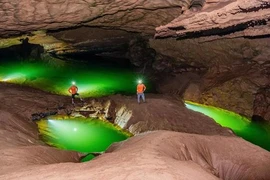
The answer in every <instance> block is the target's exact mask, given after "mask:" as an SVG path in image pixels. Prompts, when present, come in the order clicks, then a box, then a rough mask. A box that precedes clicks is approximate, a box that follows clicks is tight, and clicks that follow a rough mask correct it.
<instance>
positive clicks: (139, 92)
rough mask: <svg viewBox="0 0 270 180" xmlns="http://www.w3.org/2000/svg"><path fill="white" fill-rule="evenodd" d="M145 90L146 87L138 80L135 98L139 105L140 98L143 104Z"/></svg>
mask: <svg viewBox="0 0 270 180" xmlns="http://www.w3.org/2000/svg"><path fill="white" fill-rule="evenodd" d="M145 90H146V86H145V85H144V84H143V83H142V80H139V81H138V85H137V98H138V103H139V104H140V99H141V98H142V100H143V102H145V96H144V91H145Z"/></svg>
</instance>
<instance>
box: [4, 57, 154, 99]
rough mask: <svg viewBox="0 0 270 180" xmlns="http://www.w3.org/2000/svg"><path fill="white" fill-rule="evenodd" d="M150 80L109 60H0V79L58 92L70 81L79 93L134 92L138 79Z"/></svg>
mask: <svg viewBox="0 0 270 180" xmlns="http://www.w3.org/2000/svg"><path fill="white" fill-rule="evenodd" d="M138 79H142V80H143V81H144V83H145V84H146V85H147V86H148V87H149V88H148V91H150V89H151V86H150V85H149V81H148V80H147V78H146V77H144V76H143V75H142V74H138V73H136V72H135V71H133V70H132V69H131V68H125V67H118V66H113V65H112V64H109V65H106V64H105V65H104V64H91V63H66V64H64V65H62V66H54V65H49V64H48V63H47V64H46V63H43V62H27V61H24V62H20V61H12V60H8V59H6V60H4V61H2V62H0V81H2V82H9V83H15V84H21V85H25V86H30V87H34V88H38V89H41V90H43V91H47V92H51V93H54V94H59V95H69V93H68V91H67V90H68V88H69V87H70V86H71V83H72V82H73V81H75V82H76V85H77V86H78V88H79V93H80V95H81V96H82V97H102V96H106V95H111V94H126V95H130V94H135V93H136V84H137V80H138Z"/></svg>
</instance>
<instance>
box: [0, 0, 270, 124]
mask: <svg viewBox="0 0 270 180" xmlns="http://www.w3.org/2000/svg"><path fill="white" fill-rule="evenodd" d="M0 7H1V8H0V17H1V18H0V22H1V23H0V37H2V38H5V37H11V36H15V37H13V38H9V39H0V47H5V48H9V47H10V46H12V45H18V44H21V41H19V40H20V38H19V37H18V36H19V35H23V36H22V37H23V38H29V42H30V43H32V44H40V45H42V46H43V47H44V51H45V54H43V55H38V56H41V57H44V58H43V59H53V58H51V57H50V55H51V54H53V55H56V56H58V57H60V56H61V58H63V57H62V56H64V58H66V56H65V55H70V54H73V53H78V52H87V53H90V55H94V57H97V56H99V57H100V56H101V57H106V58H107V59H110V60H111V59H112V58H118V60H119V62H120V63H126V62H127V61H128V62H130V63H131V64H132V65H134V66H136V67H138V68H140V69H141V70H140V72H141V73H149V72H151V73H152V74H154V79H155V80H156V81H157V82H158V84H157V90H158V91H159V92H163V93H164V92H165V93H170V94H176V95H178V96H184V97H186V98H187V99H190V100H195V101H199V102H202V103H206V104H210V105H215V106H219V107H222V108H225V109H229V110H233V111H236V112H238V113H240V114H243V115H246V116H248V117H252V116H253V115H258V111H259V110H258V108H257V107H259V106H258V105H256V104H258V103H257V102H258V101H257V100H256V98H255V94H258V93H259V90H260V89H267V87H269V71H270V70H269V59H270V55H269V48H270V47H269V44H270V43H269V35H270V23H269V19H270V11H269V9H270V2H269V0H225V1H224V0H178V1H177V0H146V1H145V0H144V1H143V0H131V1H117V0H111V1H108V0H107V1H99V0H79V1H75V0H60V1H56V0H41V1H29V0H21V1H16V0H11V1H8V0H2V1H1V2H0ZM37 30H38V33H36V32H33V31H37ZM40 32H42V33H40ZM16 36H17V38H16ZM152 37H154V39H152ZM169 37H171V38H174V39H170V38H169ZM149 39H150V46H149V45H148V44H147V42H148V40H149ZM157 39H158V40H157ZM46 53H49V54H46ZM0 55H1V54H0ZM53 61H55V59H53ZM115 62H117V61H115ZM187 73H189V74H188V75H187ZM186 75H187V76H186ZM160 82H161V83H160ZM183 94H184V95H183ZM266 94H267V93H266ZM268 98H269V97H268V96H267V97H266V98H264V99H268ZM257 99H258V98H257ZM259 99H260V98H259ZM255 101H256V102H255ZM264 103H266V105H265V108H266V106H267V107H269V103H268V101H264ZM266 109H267V108H266ZM266 111H267V110H266ZM259 114H261V115H260V116H262V118H263V119H265V120H269V115H267V113H262V112H261V111H260V113H259Z"/></svg>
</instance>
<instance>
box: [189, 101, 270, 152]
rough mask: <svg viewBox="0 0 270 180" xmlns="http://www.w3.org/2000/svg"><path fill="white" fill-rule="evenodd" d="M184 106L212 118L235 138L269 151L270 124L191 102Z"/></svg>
mask: <svg viewBox="0 0 270 180" xmlns="http://www.w3.org/2000/svg"><path fill="white" fill-rule="evenodd" d="M185 104H186V107H187V108H188V109H191V110H194V111H198V112H201V113H203V114H205V115H207V116H209V117H211V118H213V119H214V120H215V121H216V122H217V123H218V124H220V125H221V126H223V127H228V128H231V129H232V130H233V131H234V132H235V134H236V135H237V136H240V137H242V138H244V139H245V140H247V141H249V142H251V143H253V144H256V145H258V146H260V147H262V148H264V149H266V150H268V151H270V124H268V123H260V122H253V121H250V120H249V119H247V118H245V117H242V116H240V115H238V114H236V113H233V112H230V111H227V110H223V109H220V108H216V107H213V106H206V105H202V104H198V103H194V102H191V101H185Z"/></svg>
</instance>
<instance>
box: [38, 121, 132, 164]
mask: <svg viewBox="0 0 270 180" xmlns="http://www.w3.org/2000/svg"><path fill="white" fill-rule="evenodd" d="M37 124H38V129H39V133H40V138H41V139H42V140H43V141H44V142H45V143H46V144H48V145H50V146H53V147H56V148H59V149H65V150H74V151H78V152H81V153H85V154H88V153H89V156H87V157H86V159H83V160H82V161H86V160H90V159H91V158H93V157H94V156H93V155H92V154H91V153H101V152H103V151H105V150H106V149H107V148H108V147H109V146H110V145H111V144H112V143H114V142H119V141H123V140H125V139H127V138H129V137H131V136H133V135H132V134H131V133H129V132H128V131H125V130H122V129H121V128H120V127H119V126H117V125H114V124H112V123H110V122H107V121H103V120H99V119H93V118H78V117H76V118H75V117H67V116H62V117H61V116H50V117H47V118H46V119H42V120H40V121H37Z"/></svg>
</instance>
